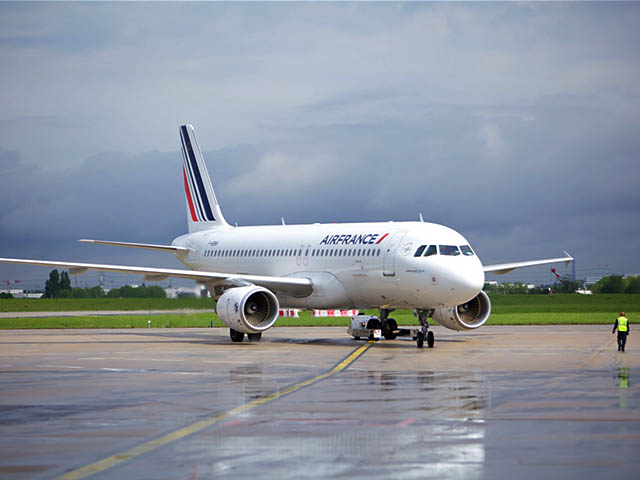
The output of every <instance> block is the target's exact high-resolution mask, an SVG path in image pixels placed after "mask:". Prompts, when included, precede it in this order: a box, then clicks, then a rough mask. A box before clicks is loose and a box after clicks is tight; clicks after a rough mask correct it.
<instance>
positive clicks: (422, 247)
mask: <svg viewBox="0 0 640 480" xmlns="http://www.w3.org/2000/svg"><path fill="white" fill-rule="evenodd" d="M425 248H427V246H426V245H420V246H419V247H418V250H416V253H414V254H413V256H414V257H419V256H421V255H422V252H424V249H425Z"/></svg>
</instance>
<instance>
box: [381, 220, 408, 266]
mask: <svg viewBox="0 0 640 480" xmlns="http://www.w3.org/2000/svg"><path fill="white" fill-rule="evenodd" d="M406 233H407V232H406V231H399V232H394V233H393V235H391V238H390V239H389V243H388V244H387V248H386V249H385V251H384V257H383V259H382V274H383V275H384V276H385V277H394V276H395V274H396V271H395V266H394V264H395V258H396V252H397V251H398V247H399V246H400V242H402V239H403V238H404V236H405V234H406Z"/></svg>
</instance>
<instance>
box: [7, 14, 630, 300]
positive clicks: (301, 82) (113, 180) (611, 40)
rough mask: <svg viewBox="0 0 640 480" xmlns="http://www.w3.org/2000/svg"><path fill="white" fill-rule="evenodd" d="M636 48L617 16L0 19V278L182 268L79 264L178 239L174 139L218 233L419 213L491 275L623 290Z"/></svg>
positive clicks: (180, 217)
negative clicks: (99, 242)
mask: <svg viewBox="0 0 640 480" xmlns="http://www.w3.org/2000/svg"><path fill="white" fill-rule="evenodd" d="M638 25H640V5H638V4H637V3H626V2H625V3H610V2H607V3H591V2H589V3H577V2H570V3H562V2H557V3H556V2H553V3H526V2H524V3H523V2H518V3H483V2H481V3H464V2H463V3H416V2H411V3H172V2H167V3H86V2H80V3H75V2H73V3H56V2H52V3H29V2H23V3H5V2H2V3H0V65H2V76H1V77H0V78H1V80H0V82H1V83H2V88H1V89H0V126H1V127H2V128H0V206H1V207H0V256H4V257H16V258H38V259H50V260H67V261H74V260H77V261H94V262H104V263H118V264H133V265H150V266H167V267H176V268H178V267H180V266H181V265H180V263H179V262H178V261H177V260H176V259H175V258H174V257H172V256H170V255H167V254H164V253H160V252H141V251H139V250H130V249H120V248H115V247H105V246H92V245H84V244H79V243H77V242H76V240H78V239H80V238H98V239H109V240H121V241H132V242H149V243H170V242H171V240H172V239H173V238H175V237H177V236H178V235H180V234H182V233H184V232H185V231H186V207H185V200H184V191H183V189H182V184H181V180H182V178H181V157H180V153H179V150H178V146H179V137H178V126H179V125H180V124H183V123H191V124H193V125H194V127H195V129H196V135H197V137H198V141H199V143H200V145H201V147H202V149H203V150H204V155H205V158H206V161H207V164H208V167H209V170H210V173H211V177H212V180H213V183H214V187H215V189H216V193H217V196H218V200H219V201H220V203H221V206H222V209H223V212H224V214H225V217H226V218H227V220H228V221H229V222H230V223H234V222H237V223H238V224H239V225H267V224H275V223H280V218H281V217H284V218H285V220H286V222H287V223H288V224H293V223H313V222H352V221H353V222H359V221H388V220H397V221H401V220H417V219H418V216H419V214H420V213H421V214H422V215H423V217H424V219H425V220H427V221H432V222H436V223H441V224H444V225H447V226H449V227H451V228H454V229H455V230H457V231H459V232H461V233H462V234H463V235H464V236H465V237H466V238H467V239H468V240H469V242H470V243H471V245H472V246H473V247H474V249H475V251H476V252H477V254H478V255H479V256H480V258H481V260H482V261H483V263H485V264H491V263H502V262H507V261H518V260H531V259H537V258H549V257H556V256H562V255H563V253H562V252H563V250H567V251H569V252H570V253H571V254H572V255H573V256H574V257H575V258H576V273H577V277H578V278H583V277H584V276H587V275H602V274H607V273H609V274H613V273H619V274H627V273H640V255H638V253H637V250H636V248H637V247H638V238H639V233H640V218H639V217H640V216H639V214H638V208H639V207H640V188H639V185H638V181H639V180H640V161H639V160H640V134H639V133H638V132H640V82H638V80H637V79H638V78H640V53H639V50H638V45H640V29H638ZM48 272H49V269H47V268H37V267H36V268H34V267H25V266H11V265H0V285H2V282H3V281H4V282H5V283H6V280H16V279H17V280H21V284H22V285H23V286H26V287H28V288H34V287H36V286H40V284H42V283H43V282H44V279H46V278H47V276H48ZM558 272H559V273H561V274H564V273H568V272H570V270H566V269H565V268H564V266H559V267H558ZM489 278H491V279H497V280H503V281H527V282H533V283H538V284H539V283H548V282H550V281H551V273H550V269H549V267H548V266H546V267H536V268H533V269H521V270H516V272H514V273H512V274H509V275H507V276H500V277H497V276H495V277H489ZM77 281H78V282H80V283H79V285H84V284H87V283H89V284H95V282H96V281H97V274H91V273H88V274H86V275H83V276H80V277H78V279H77ZM109 281H110V282H112V283H118V282H119V283H126V282H131V283H139V281H140V279H135V281H134V280H132V279H131V277H127V276H121V277H118V276H111V277H110V279H109Z"/></svg>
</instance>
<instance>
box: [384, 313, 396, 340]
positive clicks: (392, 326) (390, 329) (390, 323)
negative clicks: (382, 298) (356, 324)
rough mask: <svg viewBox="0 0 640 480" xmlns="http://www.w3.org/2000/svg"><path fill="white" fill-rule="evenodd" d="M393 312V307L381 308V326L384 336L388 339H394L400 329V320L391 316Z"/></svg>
mask: <svg viewBox="0 0 640 480" xmlns="http://www.w3.org/2000/svg"><path fill="white" fill-rule="evenodd" d="M391 312H393V309H389V308H381V309H380V328H381V329H382V336H383V337H384V338H386V339H387V340H394V339H395V338H396V336H397V331H398V322H396V321H395V319H393V318H389V314H390V313H391Z"/></svg>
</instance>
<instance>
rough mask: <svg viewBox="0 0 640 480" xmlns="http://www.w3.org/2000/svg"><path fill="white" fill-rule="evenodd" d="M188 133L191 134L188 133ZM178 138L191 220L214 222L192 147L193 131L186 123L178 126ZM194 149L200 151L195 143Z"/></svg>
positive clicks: (193, 140)
mask: <svg viewBox="0 0 640 480" xmlns="http://www.w3.org/2000/svg"><path fill="white" fill-rule="evenodd" d="M190 133H191V134H192V135H189V134H190ZM180 139H181V140H182V157H183V160H184V166H183V174H184V188H185V192H186V194H187V203H188V205H189V213H190V214H191V220H192V221H194V222H202V221H209V222H214V221H215V220H216V218H215V217H214V216H213V211H212V209H211V202H210V201H209V198H208V197H207V191H206V190H205V185H204V183H203V179H202V173H201V172H200V168H199V166H198V161H197V159H196V154H195V152H194V148H193V144H194V142H195V135H193V131H192V132H189V129H188V126H187V125H182V126H181V127H180ZM196 149H197V150H196V151H197V152H198V153H200V148H199V147H198V145H197V144H196Z"/></svg>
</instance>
